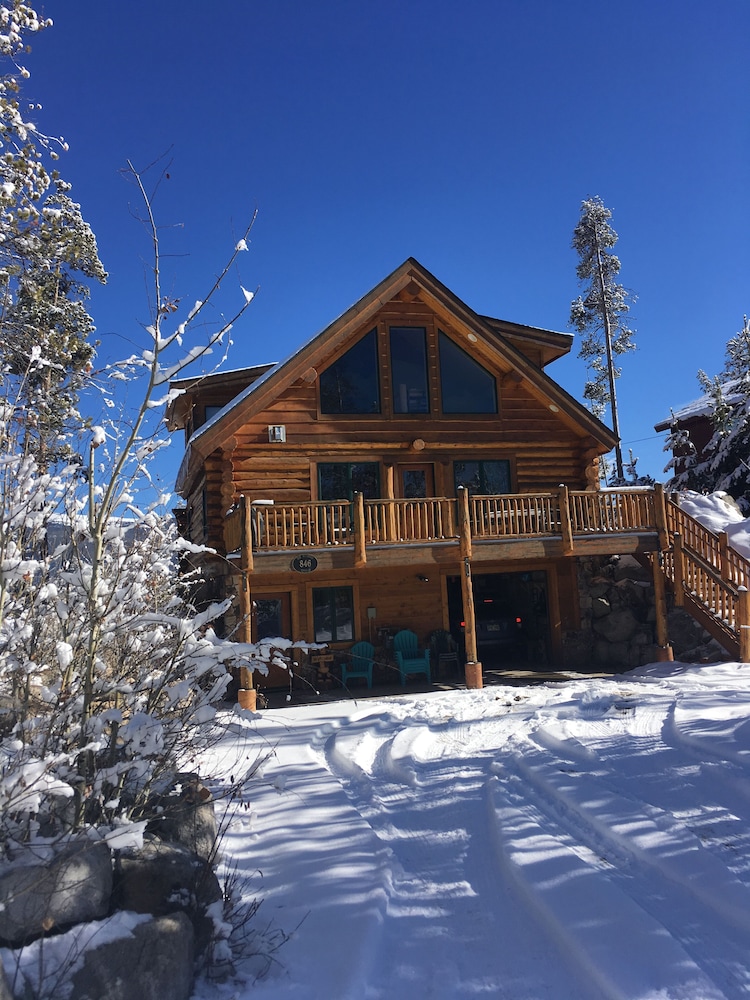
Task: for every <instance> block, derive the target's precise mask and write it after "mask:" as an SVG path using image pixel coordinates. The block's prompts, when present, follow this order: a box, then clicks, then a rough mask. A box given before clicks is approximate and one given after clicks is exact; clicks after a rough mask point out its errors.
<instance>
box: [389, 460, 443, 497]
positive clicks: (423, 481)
mask: <svg viewBox="0 0 750 1000" xmlns="http://www.w3.org/2000/svg"><path fill="white" fill-rule="evenodd" d="M397 468H398V490H399V496H400V497H401V499H402V500H422V499H424V498H425V497H434V496H435V470H434V466H433V465H432V464H431V463H424V464H420V465H399V466H397Z"/></svg>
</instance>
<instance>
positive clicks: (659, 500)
mask: <svg viewBox="0 0 750 1000" xmlns="http://www.w3.org/2000/svg"><path fill="white" fill-rule="evenodd" d="M654 517H655V518H656V530H657V532H658V534H659V548H660V549H661V550H662V552H664V551H665V550H666V549H668V548H669V532H668V531H667V504H666V502H665V499H664V487H663V486H662V484H661V483H654Z"/></svg>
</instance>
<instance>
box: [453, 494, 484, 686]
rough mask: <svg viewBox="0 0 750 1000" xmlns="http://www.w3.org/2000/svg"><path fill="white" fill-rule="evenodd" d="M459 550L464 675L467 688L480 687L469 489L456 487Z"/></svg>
mask: <svg viewBox="0 0 750 1000" xmlns="http://www.w3.org/2000/svg"><path fill="white" fill-rule="evenodd" d="M458 529H459V551H460V553H461V573H460V576H461V598H462V601H463V612H464V622H465V623H466V624H465V626H464V638H465V647H466V664H465V666H464V676H465V679H466V687H467V688H481V687H482V686H483V681H482V664H481V663H480V662H479V661H478V659H477V623H476V616H475V614H474V584H473V582H472V579H471V521H470V518H469V491H468V490H467V489H466V488H465V487H464V486H459V488H458Z"/></svg>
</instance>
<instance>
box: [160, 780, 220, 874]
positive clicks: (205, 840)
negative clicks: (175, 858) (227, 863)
mask: <svg viewBox="0 0 750 1000" xmlns="http://www.w3.org/2000/svg"><path fill="white" fill-rule="evenodd" d="M175 784H176V785H178V786H179V787H180V791H179V794H171V795H166V796H164V797H163V798H162V800H161V803H160V804H161V806H162V808H163V812H162V813H161V815H160V816H159V818H158V819H156V820H153V821H152V822H151V823H150V824H149V826H148V830H149V832H152V833H155V834H156V836H157V837H160V838H161V839H162V840H169V841H172V842H174V843H176V844H181V845H182V846H183V847H186V848H187V849H188V850H189V851H191V852H192V853H193V854H197V855H198V857H199V858H202V859H203V860H204V861H213V860H214V858H215V855H216V844H217V839H218V827H217V824H216V814H215V813H214V803H213V796H212V795H211V792H210V790H209V789H208V788H206V786H205V785H204V784H203V782H202V781H201V780H200V778H199V777H198V775H197V774H192V773H183V774H177V775H175Z"/></svg>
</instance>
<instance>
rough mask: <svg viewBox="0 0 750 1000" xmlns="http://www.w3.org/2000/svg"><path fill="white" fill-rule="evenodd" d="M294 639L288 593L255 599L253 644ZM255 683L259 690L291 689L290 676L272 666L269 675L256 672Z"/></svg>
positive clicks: (281, 669) (280, 668) (261, 596)
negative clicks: (262, 641) (277, 637)
mask: <svg viewBox="0 0 750 1000" xmlns="http://www.w3.org/2000/svg"><path fill="white" fill-rule="evenodd" d="M276 636H280V637H281V638H283V639H291V637H292V615H291V600H290V595H289V594H288V593H279V594H263V595H259V596H258V597H254V598H253V642H259V641H260V640H261V639H273V638H274V637H276ZM253 682H254V684H255V686H256V687H257V688H258V689H262V688H278V687H289V682H290V674H289V673H288V672H287V671H286V670H284V669H283V667H276V666H270V667H269V668H268V674H267V675H266V676H265V677H264V676H263V674H260V673H258V671H257V670H256V671H255V675H254V677H253Z"/></svg>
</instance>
